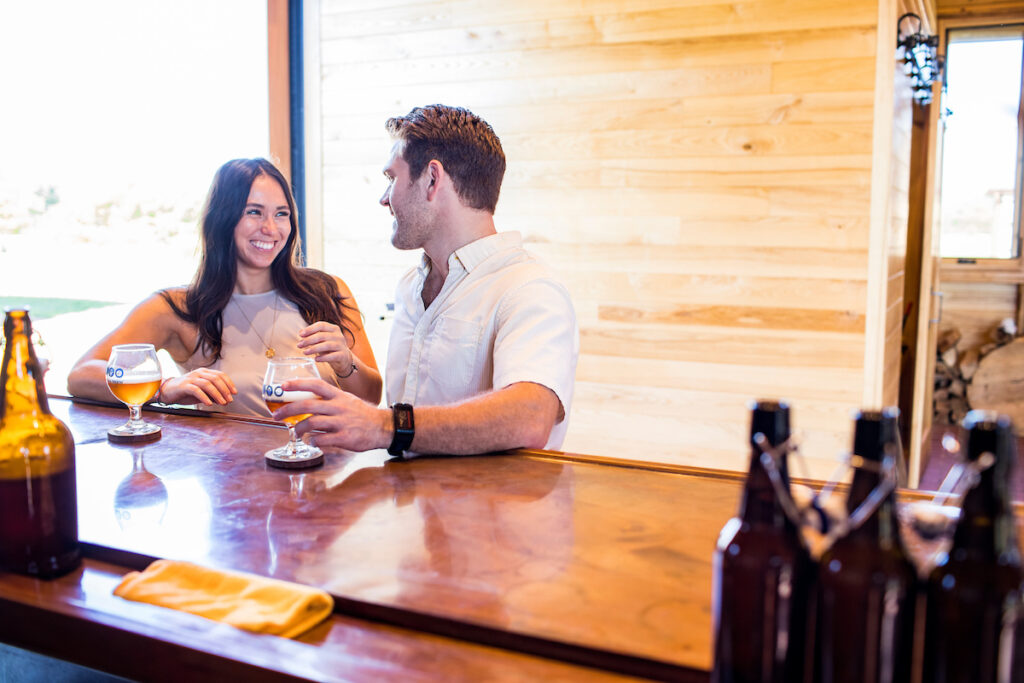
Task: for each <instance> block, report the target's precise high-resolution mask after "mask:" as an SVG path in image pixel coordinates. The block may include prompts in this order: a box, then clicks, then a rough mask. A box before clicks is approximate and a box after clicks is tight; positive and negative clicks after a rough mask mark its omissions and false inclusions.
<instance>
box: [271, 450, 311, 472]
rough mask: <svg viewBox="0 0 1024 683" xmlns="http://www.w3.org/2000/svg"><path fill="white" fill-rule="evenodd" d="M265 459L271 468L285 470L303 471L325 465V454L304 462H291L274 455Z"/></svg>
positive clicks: (306, 459) (303, 460)
mask: <svg viewBox="0 0 1024 683" xmlns="http://www.w3.org/2000/svg"><path fill="white" fill-rule="evenodd" d="M263 459H264V460H266V461H267V464H268V465H270V466H271V467H278V468H280V469H283V470H302V469H306V468H308V467H316V466H318V465H323V464H324V454H323V453H321V454H320V455H314V456H313V457H312V458H304V459H302V460H291V459H285V458H276V457H274V456H273V455H265V456H263Z"/></svg>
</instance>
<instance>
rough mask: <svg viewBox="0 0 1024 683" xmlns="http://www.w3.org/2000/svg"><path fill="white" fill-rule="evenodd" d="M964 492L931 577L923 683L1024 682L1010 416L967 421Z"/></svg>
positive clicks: (1022, 580) (976, 416)
mask: <svg viewBox="0 0 1024 683" xmlns="http://www.w3.org/2000/svg"><path fill="white" fill-rule="evenodd" d="M963 426H964V429H965V430H966V432H967V459H968V467H971V468H974V469H976V470H980V474H979V475H977V476H976V483H975V485H974V486H973V487H971V488H970V489H969V490H968V491H967V492H966V493H965V494H964V499H963V505H962V511H961V513H960V520H959V521H958V522H957V525H956V530H955V531H954V533H953V544H952V546H951V547H950V549H949V551H948V553H945V554H944V555H942V556H940V558H939V560H938V562H937V563H936V566H935V568H934V569H933V570H932V572H931V575H930V576H929V577H928V588H927V595H928V601H927V607H926V616H925V622H926V627H925V646H924V658H923V670H924V676H923V681H924V682H925V683H933V682H936V683H938V682H941V683H958V682H961V681H962V682H964V683H996V682H998V683H1009V682H1011V681H1012V682H1014V683H1020V682H1021V681H1024V623H1022V620H1024V617H1022V615H1021V612H1022V602H1021V600H1022V598H1021V590H1022V588H1024V575H1022V573H1021V557H1020V550H1019V548H1018V546H1017V528H1016V526H1015V524H1014V519H1013V507H1012V504H1011V502H1010V477H1011V474H1012V470H1013V465H1014V463H1015V460H1016V457H1017V456H1016V443H1015V440H1014V435H1013V427H1012V425H1011V423H1010V420H1009V418H1006V417H1004V416H1000V415H996V414H995V413H991V412H985V411H980V410H974V411H971V412H970V413H968V414H967V417H966V418H964V422H963Z"/></svg>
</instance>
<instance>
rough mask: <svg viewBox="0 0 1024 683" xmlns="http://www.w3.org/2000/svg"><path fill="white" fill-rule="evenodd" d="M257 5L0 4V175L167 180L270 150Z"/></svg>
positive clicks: (77, 185) (75, 188)
mask: <svg viewBox="0 0 1024 683" xmlns="http://www.w3.org/2000/svg"><path fill="white" fill-rule="evenodd" d="M266 36H267V26H266V5H265V3H262V2H254V1H253V0H216V2H210V1H208V0H175V1H174V2H166V1H158V0H141V1H140V0H100V1H97V2H81V1H80V0H33V1H32V2H4V3H3V7H2V9H0V64H3V65H4V68H3V69H0V92H2V93H4V100H5V104H4V105H3V106H2V107H0V158H2V159H3V163H2V164H0V179H2V180H3V181H6V182H19V183H22V184H23V183H32V182H35V183H49V184H59V185H60V186H61V189H62V191H63V192H65V193H68V194H69V196H70V194H71V193H79V192H81V193H87V192H92V193H95V192H102V191H105V190H106V189H107V188H109V187H110V186H112V185H115V186H116V185H135V186H140V187H146V188H147V189H148V188H154V187H160V186H166V185H173V186H175V187H181V188H182V189H193V188H194V189H197V190H198V191H199V192H200V194H202V193H203V192H204V191H205V189H206V187H207V186H208V185H209V181H210V178H211V177H212V174H213V171H214V170H216V168H217V166H219V165H220V164H221V163H223V162H224V161H226V160H227V159H229V158H233V157H237V156H257V155H266V153H267V149H268V141H267V117H268V114H267V84H266V78H267V75H266V74H267V66H266V65H267V38H266Z"/></svg>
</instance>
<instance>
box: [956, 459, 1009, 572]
mask: <svg viewBox="0 0 1024 683" xmlns="http://www.w3.org/2000/svg"><path fill="white" fill-rule="evenodd" d="M999 474H1000V473H999V472H998V471H997V468H995V467H990V468H989V469H987V470H985V471H984V472H982V473H981V479H980V481H978V484H977V485H976V486H975V487H974V488H972V489H971V490H969V491H968V492H967V493H966V494H965V495H964V502H963V506H962V511H961V513H960V521H959V522H958V523H957V526H956V531H955V532H954V534H953V547H952V548H951V552H952V551H955V550H965V551H967V552H968V553H971V554H976V555H981V556H983V557H991V558H994V559H999V560H1002V561H1006V562H1012V563H1015V564H1019V563H1020V549H1019V546H1018V545H1017V526H1016V523H1015V520H1014V516H1013V507H1012V504H1011V502H1010V491H1009V483H1008V482H1007V481H1006V479H1007V478H1006V477H1001V476H999Z"/></svg>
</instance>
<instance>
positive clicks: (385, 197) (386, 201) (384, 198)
mask: <svg viewBox="0 0 1024 683" xmlns="http://www.w3.org/2000/svg"><path fill="white" fill-rule="evenodd" d="M390 194H391V189H390V188H388V189H387V190H384V194H382V195H381V196H380V205H381V206H390V205H391V201H390V197H389V195H390Z"/></svg>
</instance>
